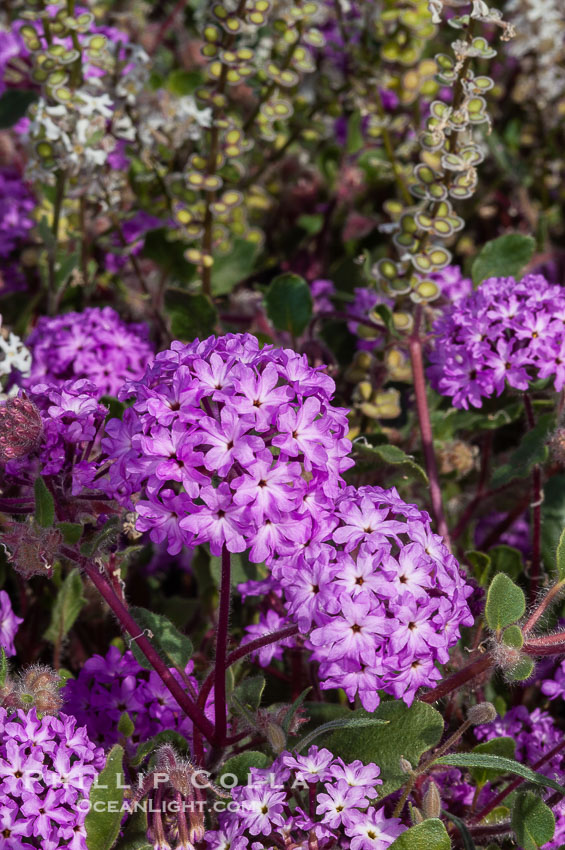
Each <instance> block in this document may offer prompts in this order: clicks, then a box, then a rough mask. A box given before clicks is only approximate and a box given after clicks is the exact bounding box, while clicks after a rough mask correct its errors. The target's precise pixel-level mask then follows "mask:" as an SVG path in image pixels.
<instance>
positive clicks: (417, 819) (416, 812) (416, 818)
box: [410, 806, 424, 826]
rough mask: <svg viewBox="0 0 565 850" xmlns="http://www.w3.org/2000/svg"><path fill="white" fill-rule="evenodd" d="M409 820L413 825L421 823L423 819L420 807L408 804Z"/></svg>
mask: <svg viewBox="0 0 565 850" xmlns="http://www.w3.org/2000/svg"><path fill="white" fill-rule="evenodd" d="M410 820H411V821H412V825H413V826H418V824H419V823H422V822H423V820H424V818H423V817H422V812H421V811H420V809H418V808H416V806H410Z"/></svg>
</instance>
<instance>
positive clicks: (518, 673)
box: [506, 655, 536, 682]
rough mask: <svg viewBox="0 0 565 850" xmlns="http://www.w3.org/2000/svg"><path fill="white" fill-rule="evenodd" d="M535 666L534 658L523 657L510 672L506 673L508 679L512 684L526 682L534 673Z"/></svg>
mask: <svg viewBox="0 0 565 850" xmlns="http://www.w3.org/2000/svg"><path fill="white" fill-rule="evenodd" d="M535 666H536V664H535V661H534V660H533V658H530V657H529V656H527V655H523V656H522V657H521V658H519V659H518V661H517V662H516V664H515V665H514V666H513V667H511V668H510V670H507V671H506V678H507V679H509V680H510V681H511V682H525V681H526V679H529V678H530V676H531V675H532V673H533V672H534V668H535Z"/></svg>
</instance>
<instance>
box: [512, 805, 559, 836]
mask: <svg viewBox="0 0 565 850" xmlns="http://www.w3.org/2000/svg"><path fill="white" fill-rule="evenodd" d="M512 829H513V830H514V833H515V835H516V838H517V841H518V845H519V846H520V847H521V848H522V849H523V850H538V847H542V846H543V845H544V844H547V842H548V841H551V839H552V838H553V835H554V833H555V817H554V815H553V812H552V811H551V809H550V808H549V806H547V805H546V804H545V803H544V802H543V800H542V799H540V797H538V796H537V794H534V793H533V792H532V791H523V792H521V793H519V794H518V795H517V797H516V802H515V803H514V806H513V807H512Z"/></svg>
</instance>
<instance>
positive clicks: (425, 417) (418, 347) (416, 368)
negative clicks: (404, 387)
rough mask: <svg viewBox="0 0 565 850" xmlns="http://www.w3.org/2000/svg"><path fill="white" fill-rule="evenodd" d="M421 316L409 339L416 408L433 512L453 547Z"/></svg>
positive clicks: (441, 531)
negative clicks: (434, 432)
mask: <svg viewBox="0 0 565 850" xmlns="http://www.w3.org/2000/svg"><path fill="white" fill-rule="evenodd" d="M420 317H421V311H420V310H419V311H417V313H416V317H415V321H414V333H413V334H412V336H411V337H410V339H409V348H410V360H411V363H412V375H413V378H414V392H415V394H416V410H417V412H418V421H419V423H420V434H421V437H422V449H423V451H424V460H425V464H426V472H427V473H428V478H429V481H430V497H431V502H432V513H433V515H434V519H435V521H436V524H437V528H438V531H439V533H440V534H441V536H442V537H443V539H444V542H445V544H446V545H447V546H448V547H449V548H450V549H451V543H450V540H449V530H448V528H447V522H446V521H445V515H444V512H443V502H442V498H441V488H440V486H439V475H438V470H437V463H436V456H435V452H434V442H433V435H432V426H431V422H430V411H429V408H428V397H427V395H426V381H425V377H424V358H423V354H422V340H421V338H420V330H419V324H420Z"/></svg>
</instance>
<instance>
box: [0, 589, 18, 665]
mask: <svg viewBox="0 0 565 850" xmlns="http://www.w3.org/2000/svg"><path fill="white" fill-rule="evenodd" d="M20 623H23V620H22V619H21V617H16V615H15V614H14V611H13V610H12V603H11V601H10V597H9V596H8V594H7V593H6V591H5V590H0V647H2V649H3V650H4V652H5V653H6V655H8V656H9V655H15V654H16V650H15V647H14V637H15V635H16V632H17V631H18V626H19V625H20Z"/></svg>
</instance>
